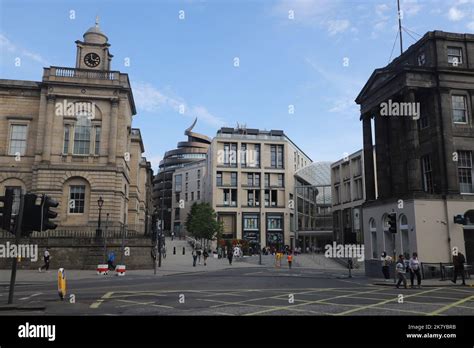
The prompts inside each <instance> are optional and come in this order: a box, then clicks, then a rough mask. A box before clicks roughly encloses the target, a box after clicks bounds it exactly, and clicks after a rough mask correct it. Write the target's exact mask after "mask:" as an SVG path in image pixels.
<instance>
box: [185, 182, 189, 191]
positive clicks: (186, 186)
mask: <svg viewBox="0 0 474 348" xmlns="http://www.w3.org/2000/svg"><path fill="white" fill-rule="evenodd" d="M184 187H185V189H184V190H185V191H188V183H186V184H185V186H184Z"/></svg>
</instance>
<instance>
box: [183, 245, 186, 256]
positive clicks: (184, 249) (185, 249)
mask: <svg viewBox="0 0 474 348" xmlns="http://www.w3.org/2000/svg"><path fill="white" fill-rule="evenodd" d="M185 250H186V249H185V248H184V247H183V255H184V252H185Z"/></svg>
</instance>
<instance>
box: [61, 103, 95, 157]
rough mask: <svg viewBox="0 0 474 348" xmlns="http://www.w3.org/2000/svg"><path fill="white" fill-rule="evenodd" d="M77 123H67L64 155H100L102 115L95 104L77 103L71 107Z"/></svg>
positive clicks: (63, 148)
mask: <svg viewBox="0 0 474 348" xmlns="http://www.w3.org/2000/svg"><path fill="white" fill-rule="evenodd" d="M71 110H72V111H73V112H74V113H73V114H74V115H75V116H76V121H75V122H71V121H65V124H64V133H63V147H62V153H63V154H64V155H67V154H70V153H71V150H72V154H74V155H83V156H88V155H90V154H93V155H96V156H98V155H99V154H100V137H101V121H102V114H101V112H100V110H99V108H98V107H97V106H96V104H95V103H93V102H76V103H74V104H73V107H71Z"/></svg>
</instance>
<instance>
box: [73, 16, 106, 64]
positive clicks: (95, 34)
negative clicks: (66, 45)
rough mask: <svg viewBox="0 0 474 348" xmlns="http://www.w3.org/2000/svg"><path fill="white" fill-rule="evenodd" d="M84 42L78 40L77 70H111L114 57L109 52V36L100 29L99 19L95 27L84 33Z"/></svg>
mask: <svg viewBox="0 0 474 348" xmlns="http://www.w3.org/2000/svg"><path fill="white" fill-rule="evenodd" d="M83 37H84V41H80V40H77V41H76V45H77V56H76V68H79V69H94V70H110V63H111V61H112V57H113V55H111V54H110V52H109V47H110V44H109V43H108V38H107V36H106V35H105V34H104V33H103V32H102V30H100V28H99V18H98V17H97V18H96V21H95V26H93V27H91V28H89V29H88V30H87V31H86V32H85V33H84V36H83Z"/></svg>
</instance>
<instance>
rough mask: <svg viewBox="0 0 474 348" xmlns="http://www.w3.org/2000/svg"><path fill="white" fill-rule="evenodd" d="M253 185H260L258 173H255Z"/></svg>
mask: <svg viewBox="0 0 474 348" xmlns="http://www.w3.org/2000/svg"><path fill="white" fill-rule="evenodd" d="M254 185H255V186H256V187H260V173H255V180H254Z"/></svg>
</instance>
